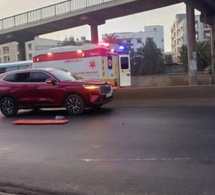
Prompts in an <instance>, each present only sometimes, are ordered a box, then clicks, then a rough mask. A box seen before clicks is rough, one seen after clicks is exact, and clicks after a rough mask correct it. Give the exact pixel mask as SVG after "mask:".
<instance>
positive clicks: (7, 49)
mask: <svg viewBox="0 0 215 195" xmlns="http://www.w3.org/2000/svg"><path fill="white" fill-rule="evenodd" d="M8 53H9V46H7V47H3V54H8Z"/></svg>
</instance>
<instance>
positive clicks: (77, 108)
mask: <svg viewBox="0 0 215 195" xmlns="http://www.w3.org/2000/svg"><path fill="white" fill-rule="evenodd" d="M65 108H66V110H67V112H68V113H69V114H71V115H79V114H82V113H83V111H84V110H85V105H84V101H83V99H82V98H81V97H80V96H79V95H70V96H68V97H67V99H66V101H65Z"/></svg>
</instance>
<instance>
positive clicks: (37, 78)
mask: <svg viewBox="0 0 215 195" xmlns="http://www.w3.org/2000/svg"><path fill="white" fill-rule="evenodd" d="M48 78H51V76H49V75H48V74H46V73H44V72H33V73H32V78H31V82H45V81H46V79H48Z"/></svg>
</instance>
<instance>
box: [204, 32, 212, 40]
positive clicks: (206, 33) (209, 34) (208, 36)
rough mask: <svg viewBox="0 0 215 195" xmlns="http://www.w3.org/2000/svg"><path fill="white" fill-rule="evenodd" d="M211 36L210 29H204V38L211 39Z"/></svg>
mask: <svg viewBox="0 0 215 195" xmlns="http://www.w3.org/2000/svg"><path fill="white" fill-rule="evenodd" d="M210 38H211V32H210V31H204V39H210Z"/></svg>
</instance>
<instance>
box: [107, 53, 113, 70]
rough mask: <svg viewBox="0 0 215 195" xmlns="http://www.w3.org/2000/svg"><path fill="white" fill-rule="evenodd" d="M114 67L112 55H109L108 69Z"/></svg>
mask: <svg viewBox="0 0 215 195" xmlns="http://www.w3.org/2000/svg"><path fill="white" fill-rule="evenodd" d="M112 68H113V64H112V57H111V56H109V57H108V69H110V70H111V69H112Z"/></svg>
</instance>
